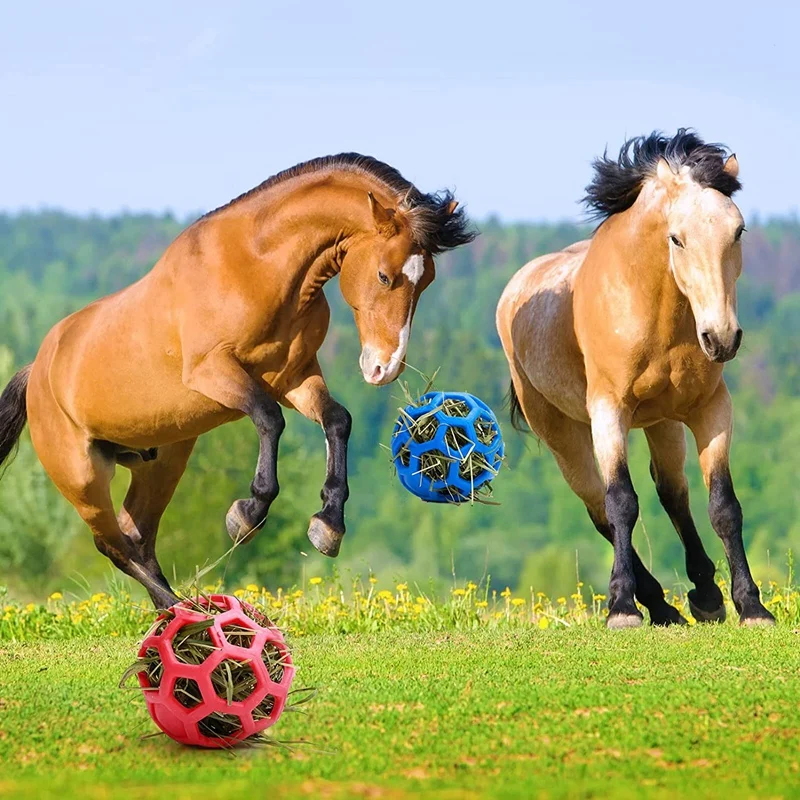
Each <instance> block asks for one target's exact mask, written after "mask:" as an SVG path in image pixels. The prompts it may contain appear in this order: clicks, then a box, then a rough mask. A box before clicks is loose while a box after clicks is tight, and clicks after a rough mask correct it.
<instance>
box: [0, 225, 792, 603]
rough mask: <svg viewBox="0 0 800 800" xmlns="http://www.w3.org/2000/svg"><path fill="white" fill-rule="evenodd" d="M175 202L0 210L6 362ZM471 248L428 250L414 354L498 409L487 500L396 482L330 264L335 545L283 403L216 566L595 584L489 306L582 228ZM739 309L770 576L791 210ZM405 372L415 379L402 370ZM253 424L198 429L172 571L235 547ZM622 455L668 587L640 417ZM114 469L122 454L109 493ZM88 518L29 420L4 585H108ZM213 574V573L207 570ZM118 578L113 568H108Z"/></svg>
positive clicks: (136, 248)
mask: <svg viewBox="0 0 800 800" xmlns="http://www.w3.org/2000/svg"><path fill="white" fill-rule="evenodd" d="M187 222H188V221H187V220H177V219H175V218H174V217H173V216H170V215H161V216H158V215H152V214H124V215H119V216H115V217H78V216H71V215H68V214H64V213H59V212H51V211H43V212H36V213H21V214H14V215H1V214H0V381H1V382H2V384H3V385H5V383H6V381H7V380H8V379H9V378H10V377H11V375H12V374H13V372H14V371H15V370H16V369H18V368H19V367H20V366H22V365H24V364H26V363H28V362H30V361H31V360H32V359H33V358H34V356H35V355H36V351H37V348H38V345H39V343H40V341H41V339H42V337H43V336H44V334H45V333H46V332H47V330H48V329H49V328H50V326H51V325H52V324H53V323H55V322H56V321H57V320H59V319H60V318H62V317H63V316H65V315H67V314H69V313H70V312H72V311H73V310H75V309H77V308H80V307H81V306H83V305H85V304H86V303H87V302H89V301H91V300H92V299H94V298H96V297H98V296H100V295H104V294H107V293H109V292H113V291H115V290H117V289H120V288H122V287H124V286H126V285H128V284H129V283H131V282H133V281H134V280H136V279H137V278H138V277H139V276H140V275H141V274H143V273H144V272H145V271H146V270H148V269H149V268H150V267H151V266H152V265H153V264H154V263H155V261H156V260H157V259H158V257H159V256H160V255H161V253H162V252H163V250H164V248H165V247H166V246H167V245H168V244H169V243H170V241H171V240H172V239H173V238H174V237H175V236H176V235H177V233H178V232H179V231H180V230H181V229H182V228H183V227H184V226H185V225H186V224H187ZM478 227H479V228H480V231H481V236H480V237H479V238H478V239H477V240H476V241H475V242H474V243H473V244H472V245H470V246H469V247H466V248H462V249H461V250H458V251H456V252H453V253H450V254H446V255H444V256H442V257H441V258H440V259H439V262H438V267H437V280H436V282H435V283H434V284H433V285H432V286H431V287H430V289H428V291H427V292H426V293H425V295H424V296H423V298H422V300H421V302H420V306H419V310H418V312H417V315H416V318H415V322H414V327H413V332H412V337H411V345H410V348H409V352H408V361H409V363H410V364H412V365H414V367H416V368H417V369H419V370H421V371H422V372H424V373H426V374H432V373H433V372H434V371H435V370H436V369H437V368H440V371H439V374H438V377H437V382H436V386H437V388H439V389H443V390H452V391H462V390H464V391H470V392H472V393H474V394H477V395H478V396H480V397H481V398H483V399H484V400H485V401H486V402H488V403H489V404H490V405H491V406H492V407H493V408H494V409H495V410H496V412H497V413H498V416H499V417H500V419H501V424H502V426H503V431H504V435H505V437H506V442H507V460H506V465H505V467H504V468H503V470H502V471H501V473H500V475H499V476H498V478H497V480H496V481H495V485H494V489H495V499H496V500H497V501H499V503H500V505H499V506H486V505H475V506H468V505H465V506H460V507H455V506H448V505H445V506H440V505H430V504H424V503H422V502H421V501H419V500H417V499H416V498H414V497H412V496H411V495H410V494H408V493H406V492H405V490H404V489H403V488H402V487H401V486H400V484H399V482H398V481H397V480H396V478H395V477H394V475H393V470H392V466H391V463H390V460H389V456H388V453H387V451H386V449H385V448H384V447H382V445H386V444H388V443H389V440H390V436H391V431H392V425H393V422H394V420H395V418H396V415H397V409H398V407H399V406H400V405H402V404H403V399H402V392H401V389H400V387H399V386H398V385H397V384H393V385H390V386H387V387H382V388H374V387H371V386H368V385H366V384H365V383H364V382H363V380H362V378H361V375H360V371H359V369H358V363H357V362H358V352H359V344H358V336H357V332H356V329H355V326H354V324H353V321H352V317H351V315H350V312H349V310H348V309H347V307H346V306H345V305H344V303H343V301H342V300H341V296H340V294H339V290H338V286H337V285H336V281H335V280H334V281H332V282H331V283H330V284H329V285H328V286H327V288H326V294H327V297H328V299H329V301H330V303H331V306H332V308H333V320H332V324H331V329H330V332H329V334H328V339H327V341H326V343H325V346H324V349H323V351H322V354H321V362H322V365H323V369H324V371H325V375H326V378H327V380H328V383H329V385H330V387H331V390H332V392H333V393H334V396H336V397H337V399H339V400H340V402H342V403H343V404H344V405H346V406H347V408H348V409H349V410H350V412H351V413H352V415H353V420H354V423H353V435H352V439H351V450H350V474H351V497H350V500H349V503H348V509H347V510H348V517H347V524H348V534H347V536H346V538H345V541H344V543H343V546H342V552H341V555H340V557H339V558H338V559H337V560H336V561H335V562H334V561H330V560H327V559H325V558H324V557H322V556H320V555H318V554H317V553H316V552H315V551H314V550H313V548H312V547H311V545H310V544H309V543H308V541H307V539H306V538H305V533H306V529H307V525H308V518H309V517H310V516H311V514H313V513H314V512H315V511H317V510H318V508H319V491H320V487H321V485H322V482H323V477H324V467H325V445H324V438H323V435H322V432H321V430H319V428H317V427H316V426H315V425H313V424H312V423H310V422H308V421H307V420H305V419H302V418H301V417H299V416H298V415H297V414H294V413H292V412H287V413H286V418H287V423H288V424H287V429H286V433H285V435H284V437H283V439H282V441H281V452H280V460H279V477H280V482H281V487H282V490H281V494H280V496H279V498H278V500H277V501H276V502H275V504H274V505H273V507H272V511H271V512H270V518H269V520H268V522H267V525H266V526H265V527H264V529H263V530H262V531H261V532H260V533H259V534H258V536H257V537H256V538H255V539H254V540H253V541H252V542H250V543H249V544H247V545H246V546H242V547H241V548H239V549H237V550H236V551H235V552H234V553H233V554H232V556H231V558H230V560H229V562H228V564H227V567H226V569H225V572H224V578H225V580H226V581H227V582H229V583H230V582H233V581H236V582H238V583H239V585H241V584H242V583H243V582H254V583H257V584H259V585H265V586H267V587H274V586H278V585H282V586H290V585H292V584H294V583H296V582H299V581H300V580H302V579H303V578H304V577H308V576H310V575H317V574H324V573H326V572H329V571H331V570H333V569H337V570H339V571H340V573H342V574H343V575H347V574H348V572H352V573H361V574H366V573H367V572H368V571H369V570H372V571H374V572H376V573H379V574H381V575H382V576H384V577H391V576H397V577H398V578H402V579H404V580H408V581H417V582H419V583H420V584H424V585H426V586H428V585H430V584H432V585H433V588H434V589H435V588H437V587H441V586H443V585H444V584H445V583H446V582H447V581H451V580H452V574H453V573H455V574H456V575H457V576H458V577H459V578H469V579H472V580H475V581H477V580H479V579H481V578H485V577H486V576H491V581H492V585H493V586H496V587H505V586H510V587H512V588H522V589H525V590H527V588H528V587H531V586H532V587H534V589H536V590H541V591H543V592H546V593H548V594H550V595H551V596H557V595H559V594H568V593H569V592H571V591H574V587H575V583H576V580H577V579H579V580H582V581H584V583H585V585H586V586H594V587H595V589H596V590H598V591H604V590H605V587H606V586H607V582H608V575H609V569H610V565H611V557H612V552H611V548H610V547H609V546H608V545H607V544H606V543H605V542H604V541H603V540H602V539H601V538H600V536H599V535H598V534H597V533H596V532H595V531H594V528H593V527H592V525H591V523H590V521H589V519H588V517H587V516H586V514H585V511H584V509H583V506H582V504H581V503H580V501H579V500H578V499H577V498H576V497H574V496H573V495H572V493H571V492H570V490H569V489H568V487H567V485H566V484H565V482H564V481H563V479H562V478H561V475H560V473H559V472H558V470H557V468H556V466H555V463H554V461H553V459H552V457H551V455H550V454H549V452H548V451H547V449H546V448H545V447H544V446H543V445H540V444H539V443H538V442H537V440H536V439H535V438H534V437H531V436H522V435H520V434H518V433H516V432H515V431H513V430H512V429H511V426H510V424H509V423H508V414H507V410H506V409H505V408H504V407H503V406H504V395H505V392H506V390H507V385H508V374H507V367H506V363H505V359H504V357H503V354H502V351H501V349H500V345H499V341H498V339H497V335H496V332H495V328H494V310H495V305H496V303H497V300H498V298H499V296H500V293H501V292H502V290H503V287H504V286H505V283H506V281H507V280H508V278H509V277H510V276H511V275H512V274H513V272H515V271H516V270H517V269H518V268H519V267H520V266H522V265H523V264H524V263H525V262H526V261H528V260H530V259H531V258H533V257H535V256H537V255H540V254H542V253H546V252H550V251H553V250H556V249H560V248H562V247H564V246H565V245H567V244H569V243H571V242H573V241H575V240H577V239H580V238H584V237H585V236H587V235H589V233H590V229H589V228H587V227H579V226H575V225H572V224H548V225H545V224H513V225H512V224H501V223H500V222H499V221H497V220H495V219H489V220H486V221H484V222H483V223H481V224H480V225H479V226H478ZM748 227H749V230H748V232H747V233H746V234H745V237H746V240H745V274H744V276H743V278H742V280H741V282H740V292H739V312H740V321H741V324H742V326H743V328H744V330H745V338H744V344H743V347H742V350H741V351H740V355H739V356H738V357H737V359H736V360H735V361H734V362H732V363H731V364H729V365H728V366H727V367H726V376H727V381H728V384H729V386H730V387H731V389H732V392H733V395H734V403H735V409H736V433H735V436H734V447H733V457H732V468H733V474H734V480H735V482H736V486H737V491H738V494H739V498H740V500H741V502H742V505H743V508H744V514H745V526H746V542H747V546H748V550H749V554H750V557H751V563H752V565H753V569H754V572H755V577H756V579H757V580H759V579H760V580H763V581H767V580H769V579H778V578H782V577H784V576H785V574H786V563H787V552H788V551H790V550H791V549H794V550H795V551H797V550H798V549H800V515H799V514H798V510H799V509H798V488H797V485H798V484H797V480H796V466H797V454H798V452H800V396H799V395H800V358H798V353H799V352H800V221H798V220H796V219H775V220H770V221H766V222H757V221H756V222H754V221H752V220H751V221H750V222H749V225H748ZM403 379H404V380H407V381H408V382H409V384H410V387H411V389H412V390H418V389H421V388H422V386H423V381H422V379H421V378H420V377H419V376H418V374H417V373H415V372H413V371H412V370H407V371H406V373H405V375H404V376H403ZM257 450H258V441H257V437H256V433H255V431H254V429H253V427H252V425H251V423H250V422H249V421H248V420H243V421H241V422H238V423H234V424H231V425H227V426H224V427H222V428H219V429H217V430H216V431H213V432H212V433H210V434H208V435H207V436H205V437H203V438H202V439H201V440H200V442H199V443H198V446H197V448H196V450H195V452H194V455H193V457H192V461H191V463H190V467H189V470H188V471H187V473H186V475H185V477H184V478H183V481H182V483H181V485H180V487H179V488H178V491H177V494H176V496H175V498H174V500H173V502H172V504H171V506H170V508H169V509H168V511H167V514H166V515H165V517H164V521H163V523H162V527H161V534H160V540H159V552H160V558H161V562H162V565H163V566H164V570H165V572H166V573H167V574H168V575H174V576H176V577H177V580H178V582H180V580H182V579H186V578H188V577H190V576H191V575H192V574H193V573H194V571H195V569H196V567H198V566H202V565H203V564H205V563H207V562H209V561H213V560H216V559H217V558H218V557H219V556H220V555H222V554H223V553H224V552H225V550H227V548H228V547H229V544H230V542H229V540H228V538H227V535H226V533H225V526H224V517H225V512H226V511H227V509H228V507H229V505H230V503H231V502H232V500H234V499H235V498H237V497H243V496H246V495H247V493H248V487H249V484H250V481H251V479H252V474H253V470H254V467H255V463H256V456H257ZM631 453H632V465H631V466H632V473H633V479H634V483H635V486H636V489H637V491H638V494H639V498H640V503H641V514H642V520H641V522H640V524H639V526H638V528H637V530H636V533H635V543H636V546H637V547H638V549H639V551H640V553H641V554H642V558H643V560H644V561H645V563H646V564H648V565H649V564H652V567H653V569H654V571H655V574H656V575H657V577H659V579H660V580H661V581H662V582H663V583H664V585H665V586H669V587H673V586H676V585H678V586H680V585H684V584H685V582H686V578H685V573H684V570H683V551H682V547H681V545H680V542H679V541H678V538H677V536H676V534H675V532H674V530H673V528H672V526H671V524H670V523H669V520H668V519H667V517H666V515H665V514H664V512H663V511H662V510H661V508H660V506H659V504H658V500H657V497H656V494H655V490H654V488H653V486H652V483H651V480H650V477H649V474H648V469H647V464H648V457H647V448H646V443H645V440H644V436H643V435H641V432H636V431H634V432H633V434H632V435H631ZM689 453H690V459H689V476H690V484H691V487H692V503H693V508H694V511H695V515H696V519H697V521H698V526H699V528H700V531H701V535H702V536H703V539H704V541H705V542H706V545H707V547H708V549H709V551H710V553H711V554H712V557H713V558H715V559H717V560H720V561H721V559H722V548H721V545H720V543H719V542H718V541H717V539H716V537H715V535H714V533H713V531H712V530H711V527H710V525H709V523H708V518H707V515H706V510H705V507H706V495H705V491H704V489H703V486H702V482H701V480H700V477H699V472H698V470H697V465H696V462H697V458H696V454H695V451H694V449H693V447H692V446H691V443H690V448H689ZM127 477H128V474H127V471H126V470H125V469H123V468H119V469H118V473H117V477H116V478H115V486H114V491H115V497H117V498H118V499H119V500H121V498H122V497H123V496H124V492H125V488H126V482H127ZM112 574H113V573H112V570H111V568H110V566H109V564H108V562H107V561H106V559H105V558H103V557H102V556H101V555H100V554H99V553H97V552H96V551H95V549H94V545H93V543H92V539H91V536H90V534H89V532H88V530H86V529H85V528H84V526H83V523H82V522H81V521H80V520H79V518H78V517H77V515H76V514H75V512H74V511H73V509H72V507H71V506H69V504H68V503H67V502H66V501H65V500H63V499H62V498H61V496H60V495H59V494H58V492H57V491H56V490H55V488H54V487H53V486H52V485H51V484H50V482H49V480H48V479H47V477H46V475H45V474H44V472H43V470H42V468H41V467H40V466H39V464H38V461H37V460H36V457H35V454H34V453H33V451H32V449H31V447H30V443H29V441H28V440H27V439H25V438H24V439H23V442H22V444H21V447H20V451H19V454H18V456H17V458H16V460H15V462H14V463H13V464H12V465H11V466H10V467H9V468H8V469H7V470H6V472H5V475H4V477H3V480H2V481H0V584H6V585H7V586H8V588H9V590H10V592H11V593H12V594H13V595H14V596H16V597H18V598H20V599H24V598H26V597H30V598H37V599H41V597H42V595H43V593H44V592H49V591H55V590H59V591H70V590H77V589H76V587H78V588H80V587H84V589H86V588H89V587H102V586H103V585H104V583H105V582H107V581H108V580H109V579H110V576H112ZM219 577H223V575H222V572H220V574H219ZM114 579H115V580H116V578H114Z"/></svg>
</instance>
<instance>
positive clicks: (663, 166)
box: [656, 158, 675, 183]
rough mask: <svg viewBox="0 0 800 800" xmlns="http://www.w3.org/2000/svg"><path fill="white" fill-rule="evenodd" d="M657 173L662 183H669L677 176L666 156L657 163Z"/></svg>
mask: <svg viewBox="0 0 800 800" xmlns="http://www.w3.org/2000/svg"><path fill="white" fill-rule="evenodd" d="M656 175H657V176H658V179H659V180H660V181H661V182H662V183H668V182H669V181H671V180H673V179H674V178H675V173H674V172H673V171H672V167H671V166H670V165H669V162H668V161H667V159H666V158H659V159H658V164H657V165H656Z"/></svg>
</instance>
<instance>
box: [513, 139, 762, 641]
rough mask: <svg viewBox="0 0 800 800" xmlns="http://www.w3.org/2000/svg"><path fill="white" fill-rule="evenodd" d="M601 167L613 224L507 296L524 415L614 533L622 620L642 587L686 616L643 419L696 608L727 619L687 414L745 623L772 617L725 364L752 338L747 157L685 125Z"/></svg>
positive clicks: (541, 263)
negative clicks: (648, 562) (648, 494)
mask: <svg viewBox="0 0 800 800" xmlns="http://www.w3.org/2000/svg"><path fill="white" fill-rule="evenodd" d="M594 168H595V175H594V179H593V181H592V182H591V184H590V185H589V186H588V187H587V195H586V198H585V202H586V203H587V205H588V207H589V208H590V209H591V210H592V211H593V212H594V213H595V215H596V218H597V219H599V220H601V224H600V225H599V227H598V228H597V230H596V231H595V233H594V235H593V236H592V238H591V239H590V240H589V241H584V242H579V243H577V244H574V245H572V246H571V247H568V248H566V249H565V250H564V251H562V252H560V253H555V254H551V255H546V256H542V257H541V258H538V259H536V260H534V261H532V262H531V263H529V264H528V265H527V266H525V267H523V268H522V269H521V270H520V271H519V272H517V273H516V275H514V277H513V278H512V279H511V281H510V282H509V284H508V286H507V287H506V289H505V291H504V293H503V295H502V298H501V300H500V303H499V305H498V308H497V329H498V332H499V334H500V338H501V340H502V344H503V349H504V351H505V354H506V358H507V359H508V363H509V367H510V369H511V410H512V419H513V420H514V421H515V423H516V424H517V426H523V425H524V422H525V421H526V422H527V424H528V426H529V427H530V428H531V430H532V431H533V432H534V433H535V434H537V435H538V436H539V437H540V438H541V439H543V440H544V441H545V443H546V444H547V446H548V447H549V448H550V450H551V451H552V453H553V455H554V456H555V459H556V461H557V462H558V465H559V467H560V468H561V472H562V473H563V475H564V478H565V479H566V480H567V482H568V484H569V485H570V487H571V488H572V490H573V491H574V492H575V494H577V495H578V497H580V499H581V500H583V502H584V504H585V505H586V508H587V510H588V512H589V515H590V517H591V519H592V521H593V523H594V525H595V527H596V528H597V529H598V531H599V532H600V533H601V534H602V535H603V536H604V537H605V538H606V539H608V540H609V541H610V542H612V544H613V546H614V561H613V567H612V571H611V581H610V587H609V606H608V626H609V627H611V628H627V627H636V626H639V625H641V624H642V614H641V612H640V611H639V609H638V608H637V606H636V603H635V602H634V597H636V599H638V600H639V602H640V603H641V604H642V605H643V606H645V607H646V608H647V609H648V611H649V614H650V620H651V622H652V623H653V624H657V625H668V624H672V623H685V622H686V620H685V619H684V618H683V617H682V616H681V615H680V614H679V613H678V611H677V609H675V608H674V607H673V606H671V605H669V604H668V603H667V602H666V601H665V599H664V593H663V591H662V588H661V586H660V585H659V583H658V581H657V580H656V579H655V578H654V577H653V576H652V575H651V574H650V573H649V572H648V570H647V569H646V568H645V567H644V565H643V564H642V562H641V560H640V559H639V556H638V555H637V554H636V551H635V550H634V548H633V544H632V534H633V528H634V526H635V524H636V521H637V519H638V516H639V506H638V500H637V496H636V493H635V491H634V488H633V485H632V483H631V477H630V473H629V471H628V465H627V440H628V432H629V430H630V429H631V428H643V429H644V433H645V436H646V437H647V442H648V444H649V448H650V454H651V462H650V471H651V474H652V476H653V479H654V481H655V484H656V488H657V491H658V495H659V498H660V500H661V504H662V505H663V507H664V509H665V510H666V512H667V513H668V514H669V516H670V518H671V520H672V523H673V525H674V527H675V528H676V530H677V532H678V535H679V537H680V538H681V541H682V542H683V545H684V547H685V550H686V570H687V573H688V576H689V578H690V580H691V581H692V582H693V583H694V586H695V588H694V589H693V590H691V591H690V592H689V604H690V609H691V611H692V614H693V616H694V617H695V619H697V620H698V621H712V620H722V619H724V617H725V606H724V602H723V597H722V593H721V591H720V589H719V587H718V586H717V585H716V583H715V581H714V572H715V569H714V563H713V562H712V561H711V559H710V558H709V557H708V555H707V554H706V552H705V550H704V549H703V545H702V542H701V541H700V538H699V536H698V533H697V529H696V528H695V524H694V521H693V520H692V515H691V513H690V511H689V493H688V485H687V481H686V478H685V476H684V462H685V458H686V442H685V436H684V425H686V426H687V427H688V428H689V429H690V430H691V432H692V434H693V435H694V438H695V440H696V442H697V450H698V453H699V456H700V467H701V470H702V473H703V479H704V481H705V484H706V486H707V488H708V491H709V507H708V509H709V515H710V518H711V524H712V526H713V528H714V530H715V531H716V533H717V534H718V535H719V537H720V538H721V540H722V543H723V545H724V547H725V553H726V556H727V559H728V563H729V565H730V570H731V594H732V597H733V602H734V605H735V606H736V609H737V611H738V613H739V616H740V619H741V622H742V624H745V625H757V624H770V623H772V622H774V619H773V617H772V615H771V614H770V613H769V612H768V611H767V610H766V608H764V606H763V605H762V603H761V600H760V597H759V591H758V588H757V586H756V584H755V583H754V581H753V578H752V576H751V574H750V568H749V566H748V563H747V558H746V556H745V551H744V545H743V543H742V509H741V506H740V505H739V502H738V500H737V499H736V495H735V494H734V490H733V483H732V481H731V473H730V467H729V450H730V443H731V432H732V408H731V398H730V395H729V394H728V389H727V388H726V386H725V381H724V380H723V377H722V369H723V363H724V362H726V361H728V360H730V359H732V358H733V357H734V356H735V355H736V351H737V350H738V348H739V345H740V343H741V340H742V330H741V328H740V327H739V323H738V321H737V317H736V280H737V278H738V277H739V275H740V273H741V270H742V250H741V242H740V240H741V236H742V232H743V231H744V229H745V228H744V222H743V220H742V215H741V213H740V212H739V209H738V208H737V207H736V205H735V204H734V202H733V200H732V199H731V196H732V195H733V194H734V193H735V192H736V191H737V190H738V189H739V188H740V183H739V180H738V173H739V165H738V162H737V160H736V156H735V155H728V152H727V151H726V149H725V148H724V147H722V146H720V145H714V144H706V143H704V142H703V141H702V140H701V139H700V138H699V137H698V136H697V135H696V134H694V133H692V132H691V131H687V130H686V129H680V130H679V131H678V133H677V135H676V136H674V137H672V138H667V137H664V136H662V135H660V134H658V133H653V134H651V135H650V136H646V137H637V138H634V139H631V140H629V141H627V142H626V143H625V144H624V146H623V147H622V149H621V151H620V154H619V157H618V159H616V160H613V159H610V158H608V157H607V155H604V156H603V157H602V158H600V159H598V160H596V161H595V164H594ZM595 458H596V463H595ZM598 466H599V472H598Z"/></svg>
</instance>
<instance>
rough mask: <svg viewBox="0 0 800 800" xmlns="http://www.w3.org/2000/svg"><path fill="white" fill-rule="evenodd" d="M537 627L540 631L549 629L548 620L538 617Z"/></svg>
mask: <svg viewBox="0 0 800 800" xmlns="http://www.w3.org/2000/svg"><path fill="white" fill-rule="evenodd" d="M539 627H540V628H541V629H542V630H545V629H546V628H549V627H550V620H549V619H547V617H539Z"/></svg>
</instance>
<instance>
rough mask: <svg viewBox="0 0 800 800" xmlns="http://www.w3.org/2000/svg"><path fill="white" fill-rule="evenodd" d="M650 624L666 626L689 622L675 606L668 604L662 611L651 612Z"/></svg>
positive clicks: (659, 626)
mask: <svg viewBox="0 0 800 800" xmlns="http://www.w3.org/2000/svg"><path fill="white" fill-rule="evenodd" d="M650 624H651V625H654V626H655V627H657V628H665V627H667V626H668V625H688V624H689V622H688V621H687V620H686V618H685V617H684V616H683V615H682V614H681V612H680V611H678V609H677V608H675V606H671V605H669V604H666V608H665V609H664V610H663V612H662V613H656V614H653V612H652V611H651V612H650Z"/></svg>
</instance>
